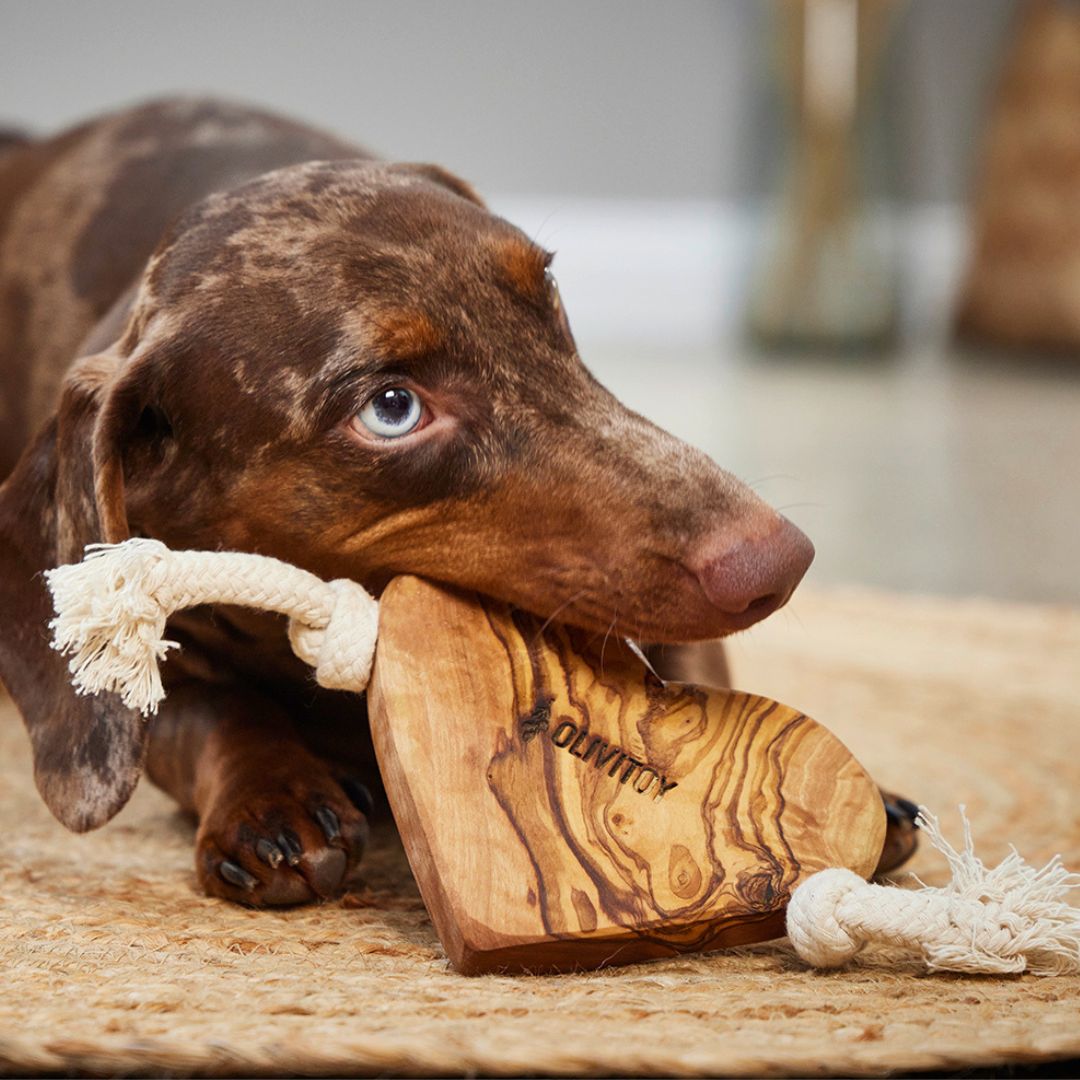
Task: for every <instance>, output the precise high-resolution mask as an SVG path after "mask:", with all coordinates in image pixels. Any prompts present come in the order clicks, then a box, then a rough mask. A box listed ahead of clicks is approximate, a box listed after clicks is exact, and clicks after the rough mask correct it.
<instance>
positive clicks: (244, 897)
mask: <svg viewBox="0 0 1080 1080" xmlns="http://www.w3.org/2000/svg"><path fill="white" fill-rule="evenodd" d="M365 800H366V807H365ZM368 809H370V795H368V794H367V791H366V789H365V788H364V787H363V785H362V784H359V783H357V782H356V781H346V782H343V783H339V782H338V781H336V780H335V779H334V778H333V777H332V776H331V774H330V773H329V772H328V771H326V770H325V769H323V768H322V766H321V765H319V764H318V763H313V764H309V765H308V766H307V767H306V768H305V769H304V770H303V771H294V772H290V773H289V774H288V775H286V776H278V777H273V776H270V777H267V778H265V780H264V781H263V782H261V783H260V782H258V780H257V779H253V778H246V779H242V780H240V781H238V782H236V783H234V784H232V785H227V786H226V787H225V788H224V790H223V791H222V792H221V793H220V795H219V796H218V797H217V798H216V799H215V800H214V801H213V804H212V806H211V808H210V810H209V812H207V813H206V814H204V816H203V819H202V821H201V822H200V825H199V832H198V836H197V838H196V856H195V859H196V869H197V872H198V876H199V883H200V884H201V885H202V887H203V890H204V891H205V892H206V893H207V895H209V896H219V897H222V898H224V899H226V900H234V901H237V902H238V903H241V904H247V905H249V906H253V907H279V906H283V905H289V904H302V903H306V902H308V901H311V900H325V899H330V898H332V897H335V896H338V895H339V894H340V893H342V892H343V891H344V890H345V888H346V886H347V885H348V883H349V880H350V877H351V876H352V875H353V874H354V872H355V870H356V868H357V866H358V865H359V862H360V858H361V856H362V855H363V853H364V847H365V845H366V843H367V837H368V823H367V810H368Z"/></svg>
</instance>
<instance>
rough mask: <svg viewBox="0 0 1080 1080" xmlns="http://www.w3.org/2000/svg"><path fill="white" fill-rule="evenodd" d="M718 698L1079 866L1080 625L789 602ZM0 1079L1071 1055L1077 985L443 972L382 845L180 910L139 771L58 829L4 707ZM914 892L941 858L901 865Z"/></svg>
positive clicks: (872, 967)
mask: <svg viewBox="0 0 1080 1080" xmlns="http://www.w3.org/2000/svg"><path fill="white" fill-rule="evenodd" d="M731 656H732V662H733V667H734V671H735V676H736V678H735V681H736V684H737V685H738V686H739V687H740V688H742V689H747V690H753V691H756V692H758V693H763V694H767V695H769V696H772V697H775V698H778V699H779V700H781V701H784V702H787V703H789V704H792V705H795V706H796V707H798V708H800V709H802V710H804V711H806V712H807V713H809V714H810V715H811V716H814V717H815V718H816V719H818V720H820V721H821V722H823V723H824V724H826V725H827V726H829V727H830V728H832V730H833V731H835V732H836V733H837V734H838V735H839V736H840V737H841V738H842V739H843V740H844V741H845V742H846V743H847V745H848V746H849V747H850V748H851V749H852V750H853V751H854V753H855V754H856V756H857V757H859V758H860V760H861V761H862V762H863V763H864V764H865V765H866V766H867V767H868V768H869V770H870V771H871V773H872V774H873V775H874V776H875V778H876V779H877V780H878V781H879V782H880V783H882V784H884V785H885V786H887V787H891V788H892V789H893V790H895V791H899V792H902V793H904V794H906V795H908V796H909V797H911V798H913V799H915V800H917V801H920V802H923V803H925V804H927V805H928V806H930V807H931V808H933V809H935V810H937V811H938V812H939V814H940V816H941V818H942V822H943V825H944V827H945V829H946V833H947V834H951V835H952V837H953V838H954V839H956V840H958V839H959V836H958V834H959V816H958V812H957V809H956V807H957V804H959V803H965V804H966V806H967V812H968V815H969V816H970V818H971V822H972V825H973V827H974V830H975V836H976V844H977V850H978V851H979V853H980V854H981V855H982V856H983V858H984V859H985V860H986V861H988V862H996V861H997V860H998V859H1000V858H1001V857H1002V856H1003V855H1005V854H1006V853H1007V850H1008V844H1009V843H1010V842H1012V843H1015V845H1016V846H1017V847H1018V848H1019V850H1020V851H1021V852H1022V853H1023V854H1024V855H1025V856H1026V857H1027V858H1028V859H1029V860H1030V861H1032V862H1042V861H1044V860H1046V859H1047V858H1049V857H1050V856H1051V855H1053V854H1054V853H1055V852H1058V851H1060V852H1061V853H1062V854H1063V855H1064V856H1065V858H1066V862H1067V864H1068V865H1070V866H1072V867H1073V868H1076V869H1080V611H1076V610H1070V609H1066V608H1033V607H1020V606H1015V605H1005V604H1000V603H993V602H989V601H959V602H957V601H949V600H943V599H934V600H929V599H922V598H910V597H908V598H904V597H897V596H892V595H889V594H883V593H875V592H869V591H861V590H859V591H855V590H844V591H830V592H821V591H818V592H813V591H807V592H806V593H805V594H802V595H800V596H799V597H798V598H797V600H796V602H795V603H793V604H792V606H791V608H790V610H788V611H785V612H782V613H781V614H780V615H778V616H777V617H775V618H773V619H771V620H769V621H768V622H767V623H766V624H764V625H763V626H761V627H759V628H757V629H755V630H754V631H751V632H750V633H748V634H745V635H742V636H741V637H739V638H737V639H736V640H735V641H734V642H733V643H732V650H731ZM0 772H2V776H0V811H2V820H3V823H4V824H3V828H2V829H0V920H2V930H3V932H2V934H0V972H2V973H3V984H2V985H3V993H2V995H0V1071H7V1072H9V1073H25V1072H28V1071H35V1070H37V1071H51V1072H67V1071H84V1072H99V1073H133V1074H144V1073H147V1072H166V1073H181V1074H191V1073H195V1074H208V1075H229V1074H232V1075H237V1074H239V1075H258V1074H275V1073H300V1074H319V1073H324V1074H330V1073H351V1074H358V1073H412V1074H415V1073H439V1074H448V1073H450V1074H452V1073H481V1074H503V1075H506V1074H517V1073H533V1074H537V1073H538V1074H591V1075H601V1074H647V1073H662V1074H678V1075H704V1074H709V1075H744V1074H748V1073H749V1074H765V1075H828V1074H835V1073H848V1074H852V1073H854V1074H866V1075H875V1074H883V1073H885V1072H888V1071H891V1070H900V1069H903V1070H915V1069H937V1068H961V1067H967V1066H985V1065H993V1064H999V1063H1006V1062H1008V1063H1031V1062H1043V1061H1048V1060H1050V1059H1054V1058H1061V1057H1068V1056H1073V1055H1080V978H1073V977H1065V978H1038V977H1034V976H1018V977H1009V978H991V977H969V976H953V975H927V974H925V973H923V972H922V971H921V970H920V967H919V965H918V963H917V962H915V961H914V960H912V959H910V958H906V957H902V956H898V955H895V954H893V953H890V952H888V951H886V950H882V949H875V950H868V951H866V952H865V953H864V954H863V955H861V956H860V958H859V959H858V961H857V962H856V963H855V964H854V966H852V967H851V968H850V969H848V970H845V971H842V972H835V973H827V974H819V973H815V972H811V971H808V970H806V969H805V968H804V966H803V965H802V964H801V963H800V962H799V961H798V960H797V958H796V957H795V955H794V954H793V952H792V951H791V949H790V947H789V946H788V945H787V943H786V942H778V943H775V944H769V945H764V946H757V947H755V948H751V949H744V950H740V951H737V952H734V953H717V954H711V955H708V956H700V957H689V958H678V959H672V960H668V961H661V962H657V963H652V964H642V965H638V966H635V967H630V968H616V969H610V970H607V971H603V972H596V973H592V974H587V975H567V976H558V977H543V978H540V977H514V978H510V977H491V976H489V977H483V978H474V979H470V978H464V977H462V976H459V975H456V974H455V973H454V972H452V971H451V970H450V969H449V968H448V966H447V963H446V960H445V958H444V955H443V952H442V950H441V948H440V946H439V943H438V941H437V940H436V938H435V936H434V934H433V932H432V928H431V924H430V922H429V920H428V918H427V915H426V913H425V911H424V908H423V905H422V904H421V902H420V899H419V896H418V894H417V892H416V889H415V886H414V884H413V882H412V878H411V876H410V873H409V870H408V866H407V864H406V862H405V859H404V856H403V854H402V852H401V848H400V846H399V845H398V843H397V839H396V837H395V835H394V834H393V831H392V829H390V828H384V829H381V830H380V831H378V832H377V834H376V836H375V839H374V842H373V845H372V850H371V851H370V853H369V855H368V857H367V862H366V884H365V885H364V886H363V887H362V888H360V889H358V891H356V892H354V893H351V894H349V895H348V896H346V897H345V898H344V899H343V900H342V901H340V902H336V903H331V904H327V905H324V906H319V907H308V908H301V909H297V910H290V911H270V912H266V911H249V910H245V909H242V908H238V907H233V906H230V905H227V904H225V903H223V902H220V901H216V900H209V899H206V898H205V897H203V896H200V895H199V894H198V893H197V892H196V889H195V881H194V874H193V870H192V837H193V829H192V826H191V824H190V823H189V822H188V821H187V820H185V819H184V818H183V817H182V816H181V815H180V814H178V813H177V812H176V810H175V809H174V807H173V805H172V804H171V803H170V802H169V800H168V799H167V798H166V797H165V796H163V795H162V794H160V793H159V792H157V791H156V790H155V789H154V788H153V787H151V785H150V784H149V783H145V784H144V785H142V786H141V787H140V789H139V790H138V792H137V793H136V795H135V798H134V799H133V801H132V803H131V804H130V805H129V806H128V807H127V808H126V809H125V810H124V811H123V813H122V814H121V815H120V816H119V817H118V818H117V819H116V820H115V821H114V822H112V823H111V824H110V825H108V826H107V827H105V828H104V829H102V830H100V831H99V832H96V833H92V834H89V835H87V836H81V837H78V836H73V835H71V834H68V833H67V832H65V831H64V830H63V829H62V828H61V826H60V825H58V824H57V823H56V822H55V821H54V820H53V819H52V818H51V817H50V815H49V813H48V812H47V811H46V809H45V807H44V805H43V804H42V803H41V801H40V799H39V798H38V796H37V793H36V791H35V790H34V786H33V781H32V779H31V769H30V758H29V751H28V744H27V739H26V736H25V734H24V732H23V729H22V726H21V724H20V723H19V721H18V718H17V716H16V714H15V712H14V709H13V707H12V706H11V704H10V703H9V702H7V701H6V700H4V701H3V703H2V705H0ZM912 869H913V870H915V871H917V872H918V874H919V875H921V876H922V877H923V879H924V880H926V881H927V882H928V883H930V884H940V883H942V882H943V881H944V879H945V876H946V875H945V864H944V860H943V859H942V858H940V857H939V856H937V855H935V854H934V853H933V852H926V851H923V852H921V853H920V855H919V856H918V858H917V860H916V861H915V863H914V864H913V866H912Z"/></svg>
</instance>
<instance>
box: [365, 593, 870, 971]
mask: <svg viewBox="0 0 1080 1080" xmlns="http://www.w3.org/2000/svg"><path fill="white" fill-rule="evenodd" d="M368 712H369V716H370V719H371V730H372V735H373V736H374V740H375V750H376V753H377V754H378V759H379V767H380V769H381V771H382V774H383V781H384V783H385V785H386V791H387V795H388V797H389V799H390V805H391V807H392V809H393V812H394V818H395V820H396V821H397V824H398V829H399V831H400V834H401V838H402V842H403V843H404V845H405V850H406V853H407V854H408V857H409V862H410V864H411V865H412V868H413V873H414V874H415V876H416V880H417V883H418V885H419V887H420V891H421V893H422V895H423V897H424V902H425V903H426V905H427V908H428V911H429V912H430V914H431V917H432V921H433V922H434V923H435V929H436V930H437V931H438V934H439V937H440V939H441V940H442V942H443V945H444V947H445V948H446V951H447V953H448V955H449V957H450V959H451V961H452V962H453V963H454V966H455V967H457V968H458V969H459V970H461V971H465V972H480V971H493V970H504V971H505V970H507V969H527V970H530V971H540V970H545V971H550V970H565V969H569V968H584V967H596V966H600V965H602V964H610V963H629V962H632V961H636V960H643V959H646V958H649V957H657V956H670V955H671V954H672V953H676V952H686V951H697V950H703V949H714V948H720V947H722V946H725V945H738V944H744V943H746V942H751V941H761V940H764V939H766V938H772V937H777V936H779V935H781V934H783V932H784V928H783V914H784V908H785V906H786V904H787V900H788V898H789V897H790V895H791V891H792V889H794V888H795V886H796V885H797V884H798V883H799V882H800V881H802V880H803V879H804V878H806V877H807V876H808V875H809V874H811V873H813V872H814V871H817V870H823V869H825V868H827V867H836V866H843V867H847V868H849V869H851V870H853V871H854V872H855V873H857V874H859V875H860V876H861V877H868V876H869V875H870V874H872V873H873V870H874V867H875V866H876V864H877V860H878V857H879V855H880V854H881V849H882V844H883V841H884V836H885V811H884V806H883V804H882V801H881V796H880V794H879V792H878V789H877V787H876V786H875V784H874V783H873V781H872V780H871V779H870V777H869V776H868V775H867V774H866V772H865V771H864V770H863V769H862V767H861V766H860V765H859V764H858V762H856V761H855V759H854V758H853V757H852V756H851V754H850V753H849V752H848V751H847V749H845V747H844V746H843V745H842V744H841V743H840V742H839V740H837V739H836V738H835V737H834V736H833V735H831V734H830V733H829V732H828V731H826V730H825V729H824V728H823V727H821V726H820V725H819V724H816V723H815V722H814V721H813V720H810V719H809V718H808V717H806V716H804V715H803V714H802V713H800V712H796V711H795V710H794V709H789V708H788V707H787V706H784V705H780V704H778V703H777V702H775V701H770V700H768V699H767V698H762V697H755V696H753V695H751V694H740V693H735V692H732V691H721V690H707V689H704V688H702V687H697V686H690V685H682V684H667V685H665V684H664V683H662V682H661V681H660V680H659V679H657V678H656V677H655V676H654V675H653V674H652V673H651V672H650V671H649V670H648V669H647V668H646V667H645V665H644V664H643V663H642V662H641V661H640V660H639V659H638V658H637V657H636V656H635V655H634V654H633V653H632V652H630V650H629V649H627V648H626V646H625V645H624V644H623V643H621V642H619V641H610V640H609V641H608V642H606V644H605V643H604V642H602V641H601V640H600V639H599V638H598V637H597V638H595V639H594V638H591V637H590V636H589V635H586V634H584V633H576V632H572V631H570V630H568V629H567V628H565V627H562V626H556V625H554V624H552V625H551V626H549V627H547V628H546V629H545V628H543V627H542V624H541V620H539V619H536V618H534V617H532V616H529V615H525V614H523V613H522V612H519V611H514V610H513V609H511V608H509V607H508V606H506V605H504V604H499V603H496V602H494V601H489V600H486V599H484V598H480V597H476V596H464V595H458V594H455V593H452V592H449V591H447V590H445V589H441V588H438V587H436V586H434V585H431V584H428V583H427V582H424V581H420V580H418V579H416V578H398V579H397V580H395V581H393V582H392V583H391V584H390V586H389V588H388V589H387V590H386V592H385V593H384V594H383V597H382V600H381V603H380V621H379V645H378V650H377V652H376V661H375V667H374V671H373V673H372V679H371V683H370V684H369V686H368Z"/></svg>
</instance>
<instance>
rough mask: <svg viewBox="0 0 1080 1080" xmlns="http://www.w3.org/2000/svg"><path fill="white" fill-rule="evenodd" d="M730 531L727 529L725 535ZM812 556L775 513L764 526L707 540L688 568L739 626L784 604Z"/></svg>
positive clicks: (799, 536) (801, 538)
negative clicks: (732, 538)
mask: <svg viewBox="0 0 1080 1080" xmlns="http://www.w3.org/2000/svg"><path fill="white" fill-rule="evenodd" d="M728 535H729V536H730V534H728ZM813 561H814V545H813V544H812V543H810V540H809V539H808V538H807V537H806V535H805V534H804V533H803V532H802V531H801V530H799V529H797V528H796V527H795V526H794V525H792V523H791V522H790V521H788V519H787V518H786V517H782V516H781V515H779V514H776V515H775V516H774V519H773V521H772V523H771V525H770V526H769V527H767V528H766V530H765V531H763V532H762V533H760V534H758V535H752V536H744V537H742V538H740V539H738V540H736V541H735V542H734V544H732V543H731V541H730V539H729V540H727V541H726V542H723V543H721V544H715V543H713V544H710V543H708V542H706V544H705V545H704V550H703V552H702V554H701V555H700V556H699V558H698V559H696V560H694V561H693V562H692V563H691V564H690V569H691V570H692V571H693V573H694V575H695V577H697V579H698V581H699V582H700V584H701V587H702V589H703V590H704V592H705V595H706V596H707V597H708V598H709V600H710V602H711V603H712V604H714V605H715V606H716V607H717V608H719V609H720V611H722V612H723V613H724V615H725V616H726V619H725V621H726V622H730V623H731V629H733V630H741V629H745V628H746V627H747V626H751V625H752V624H753V623H756V622H758V621H759V620H761V619H764V618H765V616H766V615H771V614H772V613H773V612H774V611H776V610H777V608H781V607H783V606H784V604H786V603H787V601H788V598H789V597H790V596H791V594H792V593H793V592H794V591H795V586H796V585H798V584H799V582H800V581H802V579H803V575H804V574H805V573H806V571H807V570H808V569H809V567H810V564H811V563H812V562H813Z"/></svg>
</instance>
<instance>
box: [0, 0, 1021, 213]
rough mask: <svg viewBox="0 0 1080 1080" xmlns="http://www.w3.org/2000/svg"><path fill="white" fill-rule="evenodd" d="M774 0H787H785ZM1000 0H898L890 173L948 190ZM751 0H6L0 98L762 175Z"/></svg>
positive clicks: (1, 102)
mask: <svg viewBox="0 0 1080 1080" xmlns="http://www.w3.org/2000/svg"><path fill="white" fill-rule="evenodd" d="M781 2H782V0H781ZM1012 6H1013V5H1012V0H911V2H909V3H907V4H901V5H900V6H899V7H898V12H899V15H898V21H899V24H900V25H899V32H898V35H897V38H896V40H895V42H894V49H893V57H892V61H891V78H890V87H891V89H890V91H889V98H890V100H889V108H890V116H891V124H892V125H893V126H894V131H893V134H894V135H895V137H896V140H897V143H898V153H897V163H896V167H895V180H896V181H897V183H898V185H899V187H900V188H901V190H902V193H903V194H905V195H906V196H908V197H911V198H914V199H919V200H924V199H926V200H941V199H955V198H958V197H960V195H961V194H962V193H963V191H964V189H965V187H966V183H967V162H968V158H969V153H968V147H969V144H970V141H971V134H972V130H973V126H974V123H975V115H976V113H977V111H978V106H979V103H980V101H981V98H982V94H983V89H984V83H985V79H986V73H987V71H988V70H989V65H990V62H991V61H992V59H993V56H994V54H995V52H996V49H997V43H998V40H999V38H1000V35H1001V29H1002V26H1003V23H1004V21H1005V19H1006V18H1007V16H1008V14H1009V11H1010V10H1011V8H1012ZM769 9H770V5H769V4H768V3H766V2H765V0H543V2H535V0H454V2H450V0H306V2H303V3H300V2H297V0H183V2H181V3H166V2H164V0H77V2H73V0H0V120H7V121H12V122H21V123H25V124H27V125H30V126H32V127H34V128H37V129H42V130H52V129H55V128H57V127H60V126H62V125H65V124H70V123H72V122H74V121H77V120H79V119H82V118H84V117H85V116H87V115H89V114H92V113H94V112H96V111H99V110H102V109H108V108H113V107H115V106H118V105H122V104H124V103H126V102H130V101H132V100H138V99H142V98H145V97H148V96H151V95H157V94H162V93H170V92H176V91H185V92H190V91H205V92H208V93H214V94H221V95H228V96H236V97H240V98H247V99H250V100H252V101H255V102H260V103H263V104H266V105H269V106H273V107H276V108H278V109H281V110H284V111H286V112H289V113H293V114H296V115H298V116H300V117H303V118H306V119H309V120H311V121H313V122H318V123H321V124H324V125H326V126H329V127H331V128H334V129H336V130H338V131H339V132H341V133H342V134H345V135H347V136H350V137H353V138H355V139H358V140H361V141H363V142H365V143H366V144H368V145H369V146H370V147H371V148H372V149H374V150H376V151H377V152H379V153H382V154H385V155H386V156H390V157H396V158H402V159H423V160H435V161H439V162H441V163H442V164H444V165H447V166H449V167H450V168H453V169H456V170H457V171H459V172H461V173H462V174H463V175H465V176H467V177H469V178H471V179H472V180H473V181H474V182H475V183H476V184H478V185H479V186H480V187H481V188H482V189H483V190H485V191H487V192H500V193H506V194H518V195H521V194H526V195H570V196H601V197H605V198H664V199H668V198H696V199H721V200H723V199H740V198H745V197H747V196H752V195H754V194H757V193H759V191H760V188H761V185H762V176H761V170H762V161H763V159H764V158H765V157H767V154H765V153H763V149H762V145H761V144H762V141H763V140H768V139H769V138H770V136H771V132H770V130H769V124H768V118H767V117H763V116H762V115H761V112H760V94H759V93H758V91H759V89H760V80H761V77H762V69H763V66H764V65H765V64H767V63H768V61H769V57H770V52H769V37H770V34H772V33H775V28H774V26H773V25H772V24H771V23H770V19H769Z"/></svg>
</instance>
